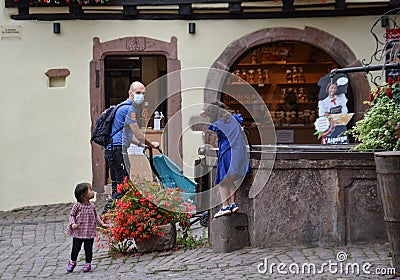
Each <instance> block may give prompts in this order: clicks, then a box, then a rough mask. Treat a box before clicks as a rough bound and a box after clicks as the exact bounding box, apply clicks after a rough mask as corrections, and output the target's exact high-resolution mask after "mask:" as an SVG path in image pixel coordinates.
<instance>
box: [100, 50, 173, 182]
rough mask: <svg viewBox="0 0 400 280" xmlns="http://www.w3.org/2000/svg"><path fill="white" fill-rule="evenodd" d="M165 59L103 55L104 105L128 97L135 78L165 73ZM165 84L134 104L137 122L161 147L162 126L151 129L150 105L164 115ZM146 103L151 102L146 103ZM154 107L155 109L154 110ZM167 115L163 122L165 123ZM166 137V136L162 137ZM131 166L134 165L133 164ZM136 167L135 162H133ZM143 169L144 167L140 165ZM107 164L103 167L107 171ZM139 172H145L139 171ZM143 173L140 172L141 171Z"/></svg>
mask: <svg viewBox="0 0 400 280" xmlns="http://www.w3.org/2000/svg"><path fill="white" fill-rule="evenodd" d="M166 67H167V61H166V58H165V57H164V56H152V55H149V56H132V55H131V56H126V55H109V56H106V57H105V59H104V73H105V75H104V84H105V92H104V95H105V101H106V102H105V104H106V105H105V106H106V108H108V107H109V106H111V105H115V104H118V103H120V102H122V101H124V100H126V99H127V97H128V90H129V86H130V85H131V83H132V82H134V81H139V82H142V83H143V84H144V85H149V84H151V83H152V82H154V81H155V80H157V79H158V78H160V77H162V76H164V75H165V74H166V73H167V68H166ZM165 89H166V87H160V88H159V90H158V91H154V90H149V91H148V92H147V93H146V97H145V101H144V102H143V103H142V104H141V105H139V106H136V107H137V121H138V124H139V126H140V127H141V128H142V130H143V131H144V132H146V134H148V135H146V136H147V138H148V139H149V138H151V139H152V140H153V141H158V142H160V144H161V147H162V148H163V147H164V144H163V143H162V142H161V141H162V137H161V136H162V130H157V131H154V130H153V127H152V124H153V119H154V113H153V109H151V110H150V107H151V108H153V106H154V105H155V104H159V105H158V106H157V107H156V110H155V111H157V112H162V115H163V116H167V115H168V112H167V98H166V94H167V93H166V90H165ZM149 104H151V105H153V106H149ZM155 111H154V112H155ZM167 122H168V120H167V119H166V117H164V118H163V123H167ZM164 140H166V139H164ZM132 166H133V165H132ZM135 169H138V166H135ZM143 169H144V171H147V170H146V169H145V168H143ZM108 170H109V169H108V167H107V166H106V171H108ZM139 171H140V170H137V173H138V174H142V173H145V172H139ZM142 175H143V174H142ZM106 183H107V184H110V183H111V179H110V174H109V172H106Z"/></svg>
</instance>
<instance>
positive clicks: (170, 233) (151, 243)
mask: <svg viewBox="0 0 400 280" xmlns="http://www.w3.org/2000/svg"><path fill="white" fill-rule="evenodd" d="M159 229H160V230H161V232H162V233H163V236H158V235H156V236H152V237H150V238H149V239H144V240H141V241H137V242H136V241H135V243H136V248H137V250H138V252H140V253H145V252H153V251H164V250H170V249H172V248H174V247H175V244H176V228H175V226H174V225H172V224H168V225H164V226H159Z"/></svg>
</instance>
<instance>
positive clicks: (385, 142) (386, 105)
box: [349, 76, 400, 275]
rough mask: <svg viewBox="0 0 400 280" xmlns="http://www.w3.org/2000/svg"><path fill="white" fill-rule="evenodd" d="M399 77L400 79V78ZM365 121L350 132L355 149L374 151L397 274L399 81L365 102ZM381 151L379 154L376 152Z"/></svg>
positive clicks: (399, 228) (399, 267)
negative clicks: (354, 142) (356, 142)
mask: <svg viewBox="0 0 400 280" xmlns="http://www.w3.org/2000/svg"><path fill="white" fill-rule="evenodd" d="M399 77H400V76H399ZM365 103H366V104H367V105H368V106H369V108H368V109H367V111H366V113H365V115H364V118H363V119H362V120H360V121H358V122H357V123H356V125H355V126H354V127H353V128H352V129H351V130H350V131H349V133H350V134H352V135H353V136H354V137H355V139H356V140H358V141H359V142H360V143H359V144H358V145H357V146H356V147H355V148H354V149H356V150H360V151H366V150H373V151H375V163H376V172H377V177H378V183H379V189H380V194H381V199H382V205H383V210H384V213H385V221H386V231H387V235H388V239H389V243H390V246H391V250H392V260H393V266H394V267H395V268H396V274H397V275H398V274H400V239H399V236H400V188H399V182H400V152H399V151H400V79H398V80H397V81H394V80H393V79H392V78H390V77H389V79H388V83H387V84H384V85H383V86H382V87H378V89H377V90H376V91H374V92H371V94H370V97H369V100H367V101H366V102H365ZM379 151H382V152H379Z"/></svg>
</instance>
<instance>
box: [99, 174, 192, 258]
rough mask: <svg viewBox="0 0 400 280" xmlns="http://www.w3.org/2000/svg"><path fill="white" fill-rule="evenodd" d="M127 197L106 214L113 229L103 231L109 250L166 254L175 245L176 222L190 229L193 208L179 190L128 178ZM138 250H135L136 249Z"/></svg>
mask: <svg viewBox="0 0 400 280" xmlns="http://www.w3.org/2000/svg"><path fill="white" fill-rule="evenodd" d="M117 191H118V192H119V193H121V192H124V193H125V194H124V196H123V197H122V198H121V199H119V200H117V201H116V203H115V207H114V208H113V209H112V210H111V211H109V212H108V213H107V218H108V219H109V220H110V221H109V222H110V223H111V225H112V226H111V229H106V230H101V231H100V234H101V235H103V236H104V237H106V240H107V243H108V246H109V249H110V250H112V251H117V252H121V253H128V252H129V251H131V250H137V251H138V252H148V251H156V250H157V251H163V250H168V249H171V248H173V247H174V246H175V242H176V229H175V225H176V223H180V224H181V225H183V227H187V225H188V219H189V218H190V216H191V214H190V212H191V211H192V210H193V208H194V206H193V205H191V204H190V203H187V202H183V199H182V191H181V190H180V189H179V188H166V189H165V188H163V187H161V186H160V184H158V183H155V182H149V181H146V180H145V179H144V178H139V177H136V178H134V179H132V180H131V179H128V178H125V180H124V182H123V183H122V184H120V185H118V186H117ZM134 247H136V249H134Z"/></svg>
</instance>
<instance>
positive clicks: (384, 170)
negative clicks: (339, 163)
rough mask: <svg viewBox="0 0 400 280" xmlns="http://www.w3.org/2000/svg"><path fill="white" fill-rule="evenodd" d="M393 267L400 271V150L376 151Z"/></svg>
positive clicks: (377, 169)
mask: <svg viewBox="0 0 400 280" xmlns="http://www.w3.org/2000/svg"><path fill="white" fill-rule="evenodd" d="M375 163H376V173H377V177H378V182H379V187H380V193H381V198H382V203H383V210H384V213H385V222H386V231H387V235H388V239H389V243H390V247H391V250H392V260H393V267H394V268H395V269H396V272H397V273H398V272H400V152H379V153H375Z"/></svg>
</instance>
